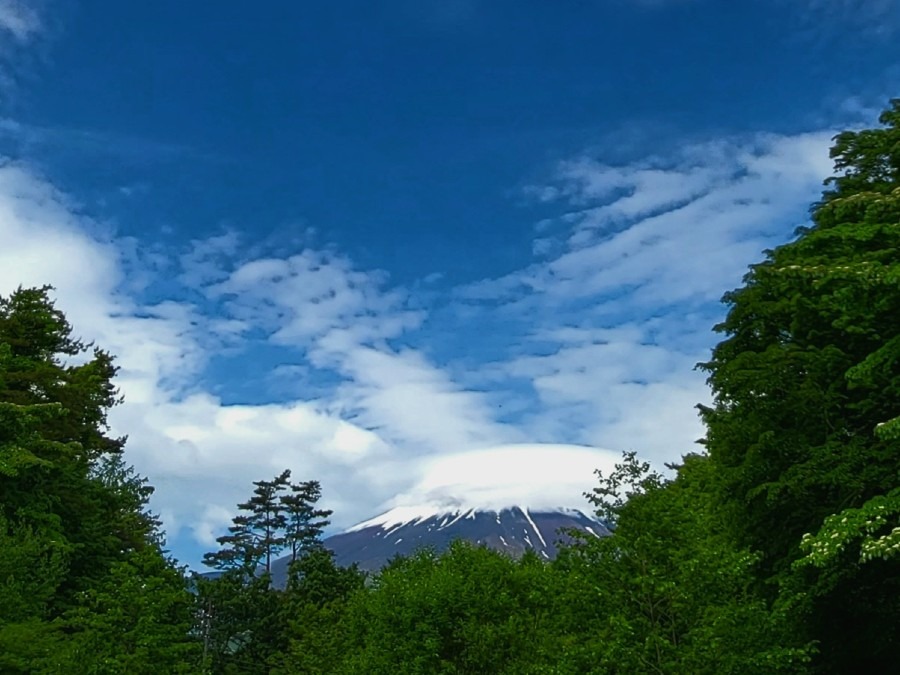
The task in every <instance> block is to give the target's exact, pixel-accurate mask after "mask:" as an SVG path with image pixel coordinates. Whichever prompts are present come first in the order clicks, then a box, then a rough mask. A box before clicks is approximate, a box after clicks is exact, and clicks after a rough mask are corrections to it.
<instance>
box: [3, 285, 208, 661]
mask: <svg viewBox="0 0 900 675" xmlns="http://www.w3.org/2000/svg"><path fill="white" fill-rule="evenodd" d="M49 294H50V289H49V288H41V289H19V290H18V291H16V292H14V293H13V294H11V295H10V296H9V297H6V298H0V495H2V497H3V498H2V501H0V670H2V671H3V672H9V673H15V672H23V673H24V672H27V673H43V672H48V673H50V672H53V673H55V672H150V671H151V670H153V669H154V668H158V667H162V668H164V669H166V670H170V671H171V672H179V670H183V668H184V667H186V666H187V664H188V663H189V662H190V660H191V658H192V657H191V653H192V649H193V648H194V647H195V646H196V643H195V641H194V640H193V639H192V638H191V637H190V635H189V629H190V622H189V621H187V622H186V621H185V620H186V619H189V618H190V617H191V613H192V612H191V608H192V603H193V600H192V598H191V596H190V595H189V594H188V593H187V589H186V583H185V579H184V577H183V575H182V574H181V571H180V570H178V569H177V568H176V567H175V565H174V564H173V563H172V562H171V561H170V560H168V559H167V557H166V555H165V553H164V552H163V550H162V534H161V532H160V530H159V522H158V520H157V519H156V518H155V517H154V516H153V515H152V514H151V513H150V511H149V509H148V499H149V496H150V494H151V492H152V488H151V487H150V486H149V485H147V483H146V481H145V480H144V479H143V478H141V477H139V476H137V475H136V474H135V473H134V471H133V470H132V469H131V468H130V467H128V466H127V465H126V464H125V463H124V460H123V459H122V454H121V453H122V448H123V444H124V439H120V438H112V437H110V436H109V435H108V429H107V425H106V419H107V417H106V416H107V411H108V409H109V408H110V407H111V406H112V405H115V404H116V403H117V402H118V401H119V396H118V393H117V392H116V389H115V386H114V384H113V382H112V379H113V376H114V375H115V372H116V368H115V366H114V365H113V361H112V357H111V356H110V355H109V354H107V353H106V352H103V351H102V350H99V349H93V350H91V348H90V347H89V346H88V345H85V344H83V343H82V342H81V341H79V340H76V339H74V338H73V337H72V328H71V326H70V325H69V324H68V322H67V321H66V318H65V316H64V315H63V313H62V312H61V311H59V310H58V309H56V307H55V306H54V304H53V302H52V301H51V299H50V295H49ZM68 359H71V360H72V361H73V362H74V364H73V363H69V362H68ZM114 617H115V619H114Z"/></svg>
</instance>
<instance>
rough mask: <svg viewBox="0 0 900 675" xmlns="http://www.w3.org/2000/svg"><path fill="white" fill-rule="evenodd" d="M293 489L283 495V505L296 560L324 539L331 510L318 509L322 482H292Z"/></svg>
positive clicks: (289, 544)
mask: <svg viewBox="0 0 900 675" xmlns="http://www.w3.org/2000/svg"><path fill="white" fill-rule="evenodd" d="M288 477H290V472H288ZM290 490H291V491H290V493H289V494H286V495H282V496H281V506H282V509H283V511H284V516H285V522H284V528H285V534H284V539H285V544H286V546H287V547H288V548H289V549H290V551H291V563H293V562H294V561H296V560H297V559H298V557H300V556H301V555H302V554H303V553H304V552H305V551H308V550H310V549H312V548H314V547H315V546H316V544H317V543H318V542H320V541H321V539H322V533H323V532H324V530H325V528H326V527H328V525H329V521H328V517H329V516H330V515H331V511H330V510H327V509H319V508H316V503H317V502H318V501H319V499H320V498H321V497H322V487H321V485H320V484H319V481H316V480H309V481H303V482H301V483H292V484H291V485H290Z"/></svg>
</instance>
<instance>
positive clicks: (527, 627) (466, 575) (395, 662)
mask: <svg viewBox="0 0 900 675" xmlns="http://www.w3.org/2000/svg"><path fill="white" fill-rule="evenodd" d="M555 595H556V594H555V593H554V591H553V588H552V577H551V575H550V569H549V567H548V566H546V565H545V564H544V563H543V562H541V561H540V560H538V559H537V558H536V557H535V556H533V555H532V556H526V558H524V559H523V560H522V561H521V562H517V561H514V560H512V559H511V558H509V557H507V556H505V555H503V554H501V553H498V552H496V551H491V550H489V549H487V548H484V547H477V546H473V545H471V544H468V543H465V542H462V541H457V542H454V543H453V544H451V546H450V548H449V549H448V550H447V551H446V552H444V553H443V554H442V555H436V554H435V553H434V552H432V551H428V550H423V551H420V552H418V553H417V554H414V555H413V556H412V557H410V558H399V559H397V560H395V561H394V562H392V563H391V564H389V565H388V566H387V567H386V568H385V569H384V570H382V572H381V573H380V574H379V575H378V576H377V577H376V578H375V579H374V581H373V585H372V588H371V589H370V590H369V592H367V593H361V594H357V595H355V596H354V601H353V602H352V603H351V607H350V616H349V618H348V621H349V630H350V645H353V646H352V647H350V648H348V652H349V658H348V659H347V660H346V662H345V663H343V664H341V665H340V667H339V668H337V669H335V670H333V671H332V672H342V673H343V672H346V673H360V674H362V673H370V674H372V675H379V674H385V675H387V674H388V673H398V672H402V673H410V674H411V675H412V674H415V673H421V674H423V675H424V674H426V673H427V674H429V675H430V674H432V673H472V674H473V675H474V674H480V673H498V674H499V673H507V674H513V673H517V674H518V673H542V672H552V671H550V670H548V669H549V668H550V666H551V665H552V664H553V661H554V659H555V656H554V653H553V649H552V646H553V635H552V634H551V633H550V632H548V631H546V630H544V627H545V622H546V621H548V617H549V612H550V610H551V607H552V603H553V598H554V597H555ZM326 672H327V671H326Z"/></svg>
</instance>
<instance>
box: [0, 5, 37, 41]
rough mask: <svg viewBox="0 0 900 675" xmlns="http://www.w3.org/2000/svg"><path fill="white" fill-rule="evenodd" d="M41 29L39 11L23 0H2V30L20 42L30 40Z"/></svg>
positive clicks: (0, 11)
mask: <svg viewBox="0 0 900 675" xmlns="http://www.w3.org/2000/svg"><path fill="white" fill-rule="evenodd" d="M40 30H41V20H40V16H39V15H38V12H37V11H36V10H35V9H34V7H32V6H30V4H29V3H26V2H23V1H22V0H0V31H5V32H7V33H9V34H10V35H12V37H13V38H14V39H15V40H17V41H18V42H20V43H25V42H28V41H30V40H31V39H32V38H33V37H34V36H35V35H36V34H37V33H39V32H40Z"/></svg>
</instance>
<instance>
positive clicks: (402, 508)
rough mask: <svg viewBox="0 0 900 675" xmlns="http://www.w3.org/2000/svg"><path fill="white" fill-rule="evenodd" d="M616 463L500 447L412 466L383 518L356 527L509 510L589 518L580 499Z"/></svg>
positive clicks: (560, 450) (610, 456)
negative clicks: (413, 474) (410, 477)
mask: <svg viewBox="0 0 900 675" xmlns="http://www.w3.org/2000/svg"><path fill="white" fill-rule="evenodd" d="M620 459H621V454H620V453H617V452H613V451H611V450H601V449H598V448H588V447H583V446H574V445H560V444H541V445H536V444H524V445H505V446H497V447H487V448H481V449H478V450H470V451H467V452H458V453H449V454H446V455H443V456H440V457H432V458H428V459H426V460H422V461H420V462H419V463H418V466H417V467H416V468H417V473H418V476H417V478H416V481H415V483H414V484H413V485H412V486H411V487H409V488H408V489H406V490H404V491H403V492H402V493H400V494H398V495H397V496H396V497H394V498H393V499H391V500H390V501H389V502H388V503H386V504H385V505H384V509H385V512H384V513H383V514H381V515H380V516H377V517H375V518H373V519H370V520H367V521H364V522H363V523H360V524H359V525H358V526H357V527H360V526H366V525H372V524H376V523H377V524H382V525H389V524H390V523H393V522H396V523H401V522H406V521H408V520H411V519H413V518H421V517H429V516H430V515H434V514H436V513H443V512H447V511H456V510H458V511H460V512H465V511H468V510H470V509H485V510H500V509H503V508H508V507H512V506H519V507H520V508H523V509H531V510H535V511H540V510H551V509H558V508H569V509H575V510H581V511H584V512H589V511H590V510H591V509H590V506H589V504H588V502H587V499H586V498H585V496H584V494H585V493H586V492H589V491H590V490H591V488H592V487H594V485H595V484H596V478H595V476H594V472H595V471H596V470H598V469H599V470H601V471H603V472H604V474H607V475H608V474H609V472H610V471H612V469H613V468H614V465H615V463H616V462H617V461H619V460H620Z"/></svg>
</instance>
